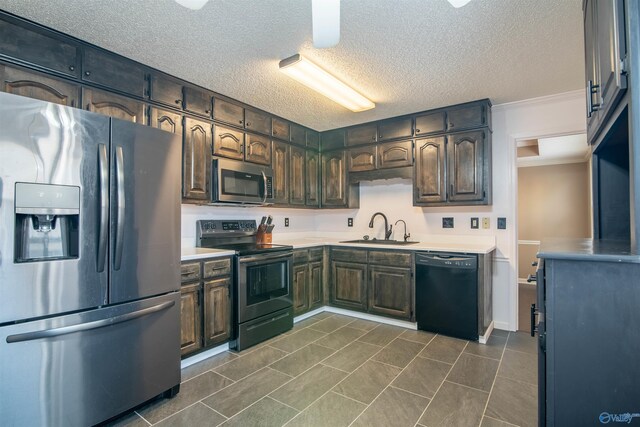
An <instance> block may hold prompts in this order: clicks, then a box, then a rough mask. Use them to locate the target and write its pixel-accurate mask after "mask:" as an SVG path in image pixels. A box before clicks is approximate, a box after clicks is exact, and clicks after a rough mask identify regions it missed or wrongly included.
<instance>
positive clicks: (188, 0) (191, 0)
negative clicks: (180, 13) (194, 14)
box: [175, 0, 209, 10]
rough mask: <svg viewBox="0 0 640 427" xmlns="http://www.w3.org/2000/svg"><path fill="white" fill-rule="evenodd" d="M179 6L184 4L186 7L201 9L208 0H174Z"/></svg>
mask: <svg viewBox="0 0 640 427" xmlns="http://www.w3.org/2000/svg"><path fill="white" fill-rule="evenodd" d="M175 1H176V3H178V4H179V5H180V6H184V7H186V8H187V9H191V10H199V9H202V6H204V5H205V4H206V3H207V2H208V1H209V0H175Z"/></svg>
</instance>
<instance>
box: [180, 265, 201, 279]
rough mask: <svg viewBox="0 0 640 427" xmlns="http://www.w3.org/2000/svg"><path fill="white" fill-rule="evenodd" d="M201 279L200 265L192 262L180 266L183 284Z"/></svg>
mask: <svg viewBox="0 0 640 427" xmlns="http://www.w3.org/2000/svg"><path fill="white" fill-rule="evenodd" d="M199 279H200V263H199V262H192V263H189V264H182V265H181V266H180V281H181V282H182V283H186V282H193V281H194V280H199Z"/></svg>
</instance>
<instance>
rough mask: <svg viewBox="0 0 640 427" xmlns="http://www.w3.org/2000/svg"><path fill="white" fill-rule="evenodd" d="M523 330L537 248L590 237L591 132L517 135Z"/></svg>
mask: <svg viewBox="0 0 640 427" xmlns="http://www.w3.org/2000/svg"><path fill="white" fill-rule="evenodd" d="M517 159H518V160H517V165H518V192H517V194H518V201H517V203H518V230H517V233H518V252H517V253H518V293H517V295H518V330H519V331H526V332H529V331H530V329H531V322H530V312H531V311H530V307H531V304H533V303H535V302H536V283H535V281H534V280H532V278H535V270H536V264H537V261H538V260H537V258H536V254H537V252H538V251H539V248H540V241H541V240H543V239H549V238H591V237H592V230H593V225H592V218H593V216H592V203H591V151H590V147H589V145H588V143H587V137H586V134H576V135H566V136H558V137H550V138H537V139H525V140H519V141H517Z"/></svg>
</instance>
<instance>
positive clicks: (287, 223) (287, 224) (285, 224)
mask: <svg viewBox="0 0 640 427" xmlns="http://www.w3.org/2000/svg"><path fill="white" fill-rule="evenodd" d="M284 226H285V227H288V226H289V218H285V219H284Z"/></svg>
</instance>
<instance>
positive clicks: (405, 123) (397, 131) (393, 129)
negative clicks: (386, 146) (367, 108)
mask: <svg viewBox="0 0 640 427" xmlns="http://www.w3.org/2000/svg"><path fill="white" fill-rule="evenodd" d="M411 135H412V128H411V118H403V119H393V120H384V121H381V122H380V123H378V141H388V140H390V139H398V138H410V137H411Z"/></svg>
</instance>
